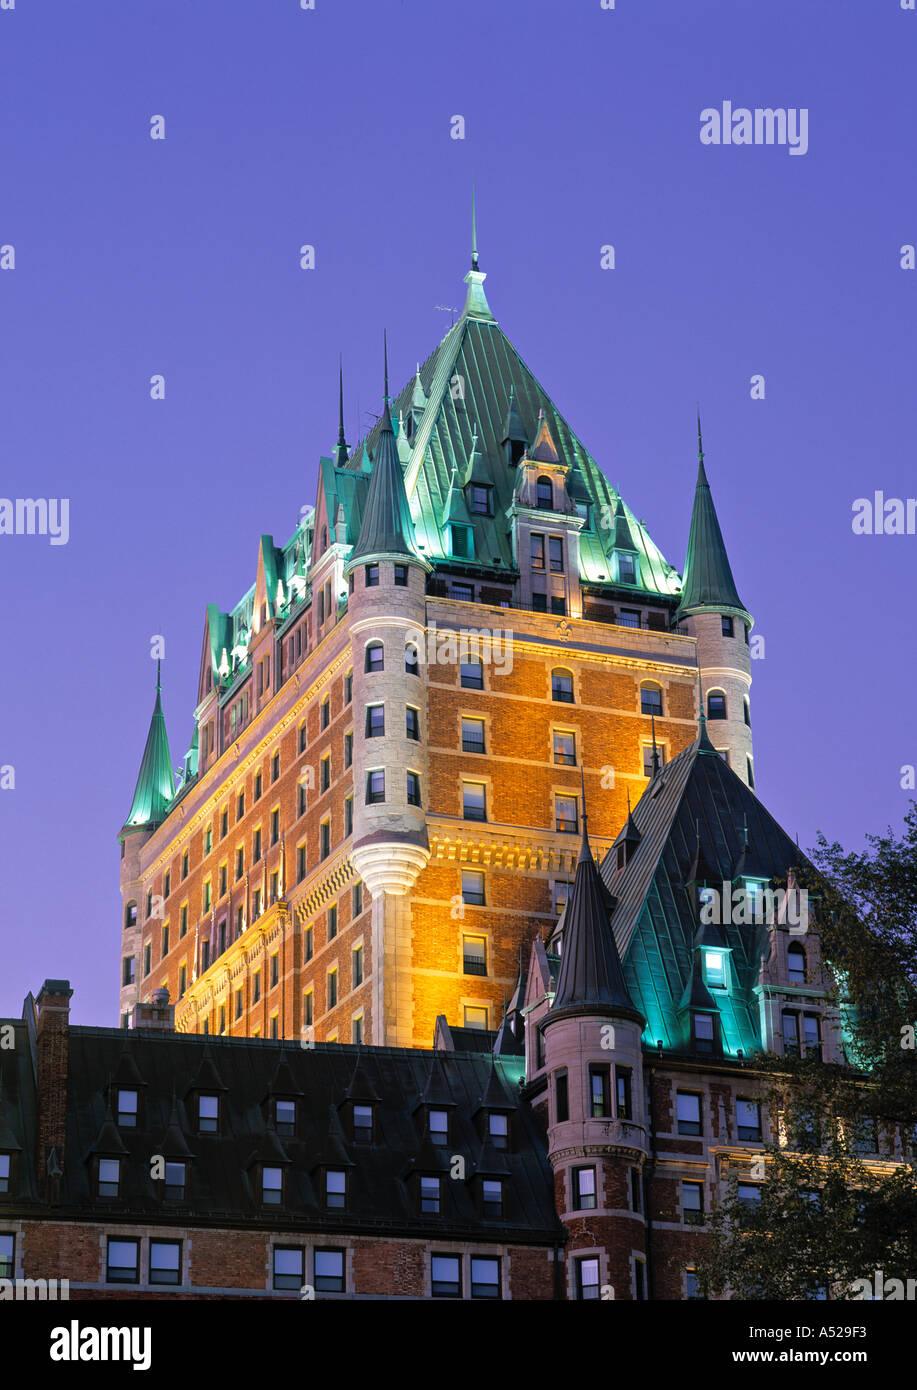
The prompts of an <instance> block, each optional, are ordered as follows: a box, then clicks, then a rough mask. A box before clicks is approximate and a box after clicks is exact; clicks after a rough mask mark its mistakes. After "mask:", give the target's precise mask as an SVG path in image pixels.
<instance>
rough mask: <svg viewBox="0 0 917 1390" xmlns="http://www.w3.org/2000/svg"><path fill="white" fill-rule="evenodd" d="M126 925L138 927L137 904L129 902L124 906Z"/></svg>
mask: <svg viewBox="0 0 917 1390" xmlns="http://www.w3.org/2000/svg"><path fill="white" fill-rule="evenodd" d="M124 925H125V926H126V927H136V925H137V904H136V903H134V902H131V903H127V904H126V906H125V908H124Z"/></svg>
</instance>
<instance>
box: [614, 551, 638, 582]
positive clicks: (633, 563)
mask: <svg viewBox="0 0 917 1390" xmlns="http://www.w3.org/2000/svg"><path fill="white" fill-rule="evenodd" d="M636 582H637V557H636V555H631V554H630V553H629V552H628V551H618V583H619V584H636Z"/></svg>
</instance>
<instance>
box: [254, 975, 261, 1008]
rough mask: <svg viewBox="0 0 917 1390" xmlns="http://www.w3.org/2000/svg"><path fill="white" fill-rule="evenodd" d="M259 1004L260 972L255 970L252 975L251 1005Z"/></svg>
mask: <svg viewBox="0 0 917 1390" xmlns="http://www.w3.org/2000/svg"><path fill="white" fill-rule="evenodd" d="M260 1002H261V971H260V970H256V971H255V972H254V974H253V975H252V1003H253V1004H258V1003H260Z"/></svg>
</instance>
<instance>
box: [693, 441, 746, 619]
mask: <svg viewBox="0 0 917 1390" xmlns="http://www.w3.org/2000/svg"><path fill="white" fill-rule="evenodd" d="M697 430H698V468H697V485H696V487H695V490H694V509H693V511H692V513H691V530H690V532H689V533H688V554H687V558H686V560H685V574H684V583H683V585H682V592H681V603H680V605H679V613H680V614H681V615H682V616H686V615H687V614H689V613H699V612H703V611H704V610H707V609H711V608H712V609H715V610H716V611H719V610H721V609H738V611H739V612H740V613H747V611H748V610H747V609H746V607H745V605H744V603H743V602H742V600H741V599H740V598H739V592H738V590H737V589H736V586H735V580H734V579H733V577H732V568H731V567H730V564H729V556H728V555H727V554H726V545H725V542H724V540H723V533H722V531H721V530H720V523H719V520H718V519H717V515H716V508H715V507H714V505H713V496H712V494H711V492H710V484H709V483H708V481H707V474H706V471H705V469H704V451H703V445H702V443H701V439H700V421H699V420H698V426H697Z"/></svg>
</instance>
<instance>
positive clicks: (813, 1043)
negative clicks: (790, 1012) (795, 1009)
mask: <svg viewBox="0 0 917 1390" xmlns="http://www.w3.org/2000/svg"><path fill="white" fill-rule="evenodd" d="M802 1026H803V1039H804V1041H805V1048H806V1056H807V1057H816V1058H817V1059H818V1060H819V1061H821V1025H820V1023H819V1019H818V1016H817V1014H804V1015H803V1020H802Z"/></svg>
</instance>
